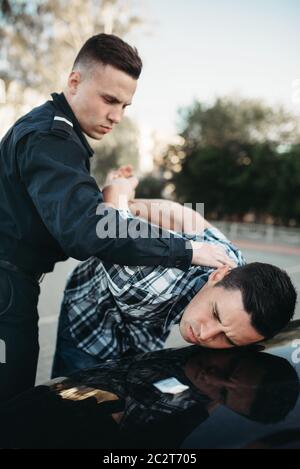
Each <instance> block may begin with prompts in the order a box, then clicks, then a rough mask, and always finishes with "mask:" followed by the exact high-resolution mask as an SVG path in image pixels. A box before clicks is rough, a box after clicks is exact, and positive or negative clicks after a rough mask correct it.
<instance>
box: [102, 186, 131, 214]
mask: <svg viewBox="0 0 300 469" xmlns="http://www.w3.org/2000/svg"><path fill="white" fill-rule="evenodd" d="M102 194H103V199H104V202H106V203H109V204H110V205H112V206H113V207H114V208H116V209H120V210H129V207H128V197H127V195H125V194H122V193H121V192H120V190H119V188H118V187H116V186H114V185H107V186H105V187H104V188H103V189H102Z"/></svg>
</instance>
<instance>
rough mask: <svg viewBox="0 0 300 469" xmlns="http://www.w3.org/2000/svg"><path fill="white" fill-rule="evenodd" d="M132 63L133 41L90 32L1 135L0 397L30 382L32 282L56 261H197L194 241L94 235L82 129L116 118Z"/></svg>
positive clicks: (100, 129) (34, 324)
mask: <svg viewBox="0 0 300 469" xmlns="http://www.w3.org/2000/svg"><path fill="white" fill-rule="evenodd" d="M141 68H142V62H141V59H140V57H139V56H138V53H137V51H136V49H134V48H132V47H131V46H129V45H128V44H127V43H125V42H124V41H122V40H121V39H120V38H118V37H116V36H113V35H107V34H98V35H96V36H93V37H91V38H90V39H89V40H88V41H87V42H86V43H85V44H84V45H83V47H82V48H81V50H80V52H79V54H78V56H77V58H76V60H75V63H74V66H73V69H72V72H71V73H70V75H69V78H68V82H67V86H66V88H65V91H64V93H61V94H56V93H54V94H52V100H49V101H47V102H46V103H45V104H43V105H41V106H39V107H37V108H34V109H33V110H32V111H31V112H29V113H28V114H26V115H25V116H23V117H22V118H20V119H19V120H18V121H17V122H16V123H15V124H14V125H13V127H12V128H11V129H10V130H9V131H8V133H7V134H6V135H5V137H4V138H3V140H2V142H1V147H0V151H1V153H0V158H1V161H0V164H1V172H0V220H1V221H0V339H1V340H2V341H3V342H4V343H5V347H6V355H5V358H6V360H5V363H1V364H0V397H1V398H2V399H4V398H7V397H9V396H11V395H13V394H16V393H17V392H20V391H22V390H24V389H26V388H28V387H30V386H32V385H34V382H35V374H36V366H37V359H38V350H39V345H38V312H37V303H38V297H39V292H40V287H39V281H40V279H41V276H42V274H43V273H45V272H51V271H52V270H53V268H54V265H55V263H56V262H58V261H63V260H66V259H67V258H68V257H69V256H71V257H74V258H76V259H79V260H84V259H87V258H89V257H90V256H96V257H98V258H99V259H102V260H107V261H110V262H113V263H118V264H121V265H162V266H167V267H168V266H170V267H178V268H179V269H182V270H186V269H188V268H189V266H190V264H191V262H193V263H197V251H195V247H196V244H197V243H195V245H194V246H193V248H194V251H193V249H192V245H190V246H187V245H186V242H185V241H183V240H182V239H180V238H176V237H174V236H170V237H169V238H166V237H160V238H154V239H153V238H152V239H151V238H148V239H145V238H141V237H140V238H136V239H134V237H130V234H128V236H126V237H124V236H123V237H122V238H120V237H119V238H116V239H113V238H111V237H108V238H101V237H99V236H98V234H97V223H98V222H99V220H101V219H103V217H104V216H108V215H107V214H106V215H105V214H103V213H99V211H97V207H98V206H99V204H101V203H102V202H103V197H102V192H101V191H100V189H99V188H98V186H97V184H96V182H95V180H94V179H93V178H92V177H91V176H90V172H89V170H90V161H89V159H90V158H91V157H92V155H93V150H92V149H91V147H90V146H89V144H88V142H87V140H86V138H85V136H84V134H87V135H88V136H89V137H91V138H93V139H96V140H101V139H102V138H103V136H104V135H105V134H107V133H109V132H110V131H111V130H112V128H113V127H114V126H115V125H116V124H118V123H119V122H120V120H121V118H122V116H123V113H124V110H125V108H126V106H128V105H130V104H131V100H132V97H133V95H134V92H135V90H136V85H137V79H138V77H139V75H140V72H141ZM113 212H114V215H115V220H116V222H117V224H118V223H119V222H120V220H121V218H120V217H121V214H120V213H119V212H117V211H114V209H112V208H111V209H110V216H111V215H112V213H113ZM101 217H102V218H101ZM132 221H134V220H132ZM145 225H146V228H147V229H150V226H148V225H147V224H146V223H145ZM127 229H128V231H129V232H130V223H129V224H128V227H127ZM123 235H124V233H123ZM189 248H190V249H189ZM192 258H193V259H192Z"/></svg>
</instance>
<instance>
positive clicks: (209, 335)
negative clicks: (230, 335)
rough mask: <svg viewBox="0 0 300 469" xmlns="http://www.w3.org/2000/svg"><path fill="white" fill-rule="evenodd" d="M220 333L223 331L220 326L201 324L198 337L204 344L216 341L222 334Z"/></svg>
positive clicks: (209, 323) (210, 323) (212, 323)
mask: <svg viewBox="0 0 300 469" xmlns="http://www.w3.org/2000/svg"><path fill="white" fill-rule="evenodd" d="M220 332H222V331H221V329H220V325H219V324H215V323H214V322H208V323H205V324H201V327H200V331H199V335H198V337H199V340H201V341H202V342H210V341H211V340H213V339H215V338H216V337H217V336H218V335H219V334H220Z"/></svg>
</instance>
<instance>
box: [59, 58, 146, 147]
mask: <svg viewBox="0 0 300 469" xmlns="http://www.w3.org/2000/svg"><path fill="white" fill-rule="evenodd" d="M136 86H137V80H135V79H134V78H132V77H130V76H129V75H127V73H125V72H122V71H120V70H118V69H116V68H114V67H112V66H111V65H102V64H95V65H94V66H93V68H92V70H91V71H83V72H80V71H73V72H72V73H71V74H70V77H69V80H68V89H67V99H68V101H69V104H70V106H71V108H72V110H73V112H74V114H75V116H76V117H77V120H78V122H79V124H80V126H81V129H82V130H83V132H84V133H85V134H87V135H88V136H89V137H91V138H94V139H96V140H101V139H102V138H103V137H104V135H105V134H107V133H109V132H110V131H111V130H112V128H113V127H114V125H115V124H118V123H119V122H120V121H121V119H122V117H123V114H124V111H125V108H126V107H127V106H129V105H130V104H131V101H132V97H133V95H134V93H135V90H136Z"/></svg>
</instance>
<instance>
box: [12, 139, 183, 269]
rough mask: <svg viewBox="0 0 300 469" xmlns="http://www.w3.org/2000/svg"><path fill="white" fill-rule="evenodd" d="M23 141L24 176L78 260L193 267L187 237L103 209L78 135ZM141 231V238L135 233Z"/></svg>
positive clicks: (51, 227)
mask: <svg viewBox="0 0 300 469" xmlns="http://www.w3.org/2000/svg"><path fill="white" fill-rule="evenodd" d="M19 145H23V146H22V148H23V151H22V150H21V149H20V148H19V152H18V165H19V170H20V177H21V180H22V181H23V183H24V184H25V186H26V188H27V191H28V193H29V194H30V196H31V199H32V201H33V203H34V205H35V207H36V209H37V211H38V213H39V215H40V217H41V218H42V220H43V222H44V223H45V225H46V227H47V229H48V230H49V232H50V233H51V234H52V236H53V237H54V238H55V239H56V240H57V241H58V242H59V244H60V245H61V247H62V249H63V250H64V251H65V252H66V254H67V255H69V256H71V257H74V258H76V259H79V260H84V259H87V258H88V257H90V256H96V257H99V258H100V259H102V260H106V261H109V262H112V263H116V264H120V265H162V266H165V267H178V268H180V269H182V270H186V269H188V268H189V267H190V264H191V258H192V249H191V245H190V244H189V242H188V241H186V240H184V239H182V238H180V237H177V236H175V235H173V234H171V233H169V232H167V231H163V230H162V229H161V228H158V227H154V226H153V225H149V224H148V223H146V222H145V221H142V220H137V219H131V220H128V219H126V218H123V217H122V214H121V213H120V212H118V211H117V210H115V209H113V208H109V209H108V208H105V206H104V204H103V197H102V193H101V191H100V190H99V188H98V186H97V184H96V182H95V180H94V179H93V178H92V177H91V176H90V175H89V172H88V170H87V167H86V166H85V161H84V158H83V157H82V152H83V150H82V148H81V147H80V146H79V144H77V143H76V142H75V141H74V140H72V139H62V138H61V137H59V136H57V135H53V134H52V133H51V132H39V133H35V134H31V135H30V136H29V137H27V141H26V142H25V144H24V142H22V141H21V142H20V143H19ZM137 223H138V225H137ZM139 232H142V233H143V236H142V237H141V236H139V237H137V235H138V233H139ZM151 234H152V236H151ZM153 236H154V237H153ZM158 236H159V237H158Z"/></svg>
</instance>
